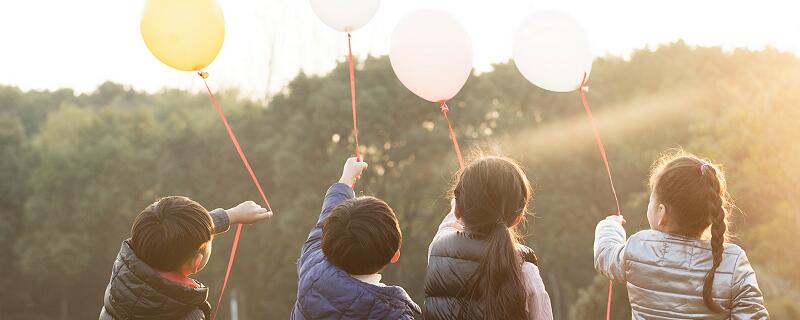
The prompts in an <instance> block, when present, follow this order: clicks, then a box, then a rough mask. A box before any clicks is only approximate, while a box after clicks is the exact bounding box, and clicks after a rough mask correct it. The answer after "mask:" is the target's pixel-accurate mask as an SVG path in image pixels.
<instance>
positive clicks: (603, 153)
mask: <svg viewBox="0 0 800 320" xmlns="http://www.w3.org/2000/svg"><path fill="white" fill-rule="evenodd" d="M584 84H586V73H585V72H584V73H583V80H581V86H580V87H578V89H579V90H580V91H581V102H583V109H584V110H585V111H586V117H587V118H589V124H591V126H592V132H594V139H595V141H596V142H597V148H598V149H599V150H600V156H601V157H602V158H603V164H604V165H605V167H606V173H608V182H609V183H610V184H611V192H612V193H613V194H614V202H615V203H616V204H617V215H621V214H622V208H621V207H620V205H619V198H618V197H617V189H616V188H614V179H613V178H612V177H611V167H610V166H609V165H608V157H607V156H606V148H605V147H603V140H602V139H600V132H599V131H598V130H597V125H596V124H595V122H594V117H592V109H591V108H590V107H589V102H588V101H587V100H586V91H585V90H584V86H583V85H584ZM613 287H614V282H613V281H612V280H608V302H607V303H606V320H611V291H612V288H613Z"/></svg>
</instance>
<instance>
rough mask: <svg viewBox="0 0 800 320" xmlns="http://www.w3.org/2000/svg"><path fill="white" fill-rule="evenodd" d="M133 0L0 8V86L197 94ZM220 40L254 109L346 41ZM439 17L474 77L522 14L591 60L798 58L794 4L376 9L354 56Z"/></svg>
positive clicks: (313, 24)
mask: <svg viewBox="0 0 800 320" xmlns="http://www.w3.org/2000/svg"><path fill="white" fill-rule="evenodd" d="M144 2H145V0H2V1H0V84H1V85H13V86H18V87H20V88H22V89H23V90H29V89H57V88H62V87H68V88H73V89H75V90H76V91H77V92H79V93H80V92H89V91H92V90H94V88H96V87H97V86H98V85H99V84H101V83H103V82H105V81H109V80H110V81H115V82H118V83H121V84H124V85H129V86H132V87H133V88H136V89H139V90H146V91H149V92H154V91H158V90H160V89H162V88H165V87H166V88H180V89H186V90H200V89H201V87H202V84H201V82H200V81H199V79H197V77H196V76H194V75H193V74H191V73H188V72H180V71H176V70H173V69H170V68H169V67H167V66H165V65H163V64H161V63H160V62H159V61H158V60H156V58H155V57H153V56H152V55H151V54H150V52H149V51H148V50H147V48H146V47H145V45H144V42H143V41H142V39H141V35H140V33H139V19H140V18H141V11H142V7H143V5H144ZM219 2H220V4H221V6H222V9H223V12H224V14H225V20H226V38H225V43H224V45H223V48H222V50H221V51H220V54H219V56H218V57H217V59H216V60H215V61H214V62H213V63H212V64H211V65H210V66H209V67H208V68H206V71H208V72H209V73H210V74H211V78H210V83H211V84H212V85H213V86H215V87H216V88H219V89H231V88H236V89H239V90H240V92H241V93H242V94H244V95H246V96H250V97H254V98H263V97H266V96H267V95H269V94H271V93H275V92H278V91H280V90H281V88H283V87H284V86H285V85H286V83H287V82H288V81H290V80H291V79H292V78H293V77H294V76H295V75H296V74H297V73H298V72H299V71H300V70H303V71H304V72H306V73H311V74H324V73H327V72H329V71H331V70H332V69H333V67H334V66H335V64H336V62H337V61H343V60H344V59H345V57H346V56H345V55H346V52H347V42H346V36H345V35H344V34H342V33H339V32H336V31H334V30H332V29H329V28H328V27H327V26H326V25H324V24H323V23H322V22H320V21H319V20H318V19H317V17H316V16H315V15H314V13H313V11H312V10H311V7H310V4H309V1H308V0H219ZM430 7H434V8H441V9H445V10H447V11H449V12H451V13H452V14H454V15H455V16H456V17H457V18H458V19H460V20H461V22H462V23H463V25H464V26H465V28H466V29H467V31H468V33H469V34H470V36H471V37H472V40H473V45H474V52H475V70H476V71H477V72H485V71H489V70H491V65H492V64H493V63H498V62H505V61H507V60H508V59H509V58H510V57H511V48H512V39H513V35H514V33H515V31H516V28H517V27H518V26H519V24H520V23H521V22H522V20H523V19H524V18H525V17H526V16H527V15H529V14H531V13H533V12H536V11H539V10H559V11H563V12H566V13H568V14H570V15H572V16H573V17H575V18H576V19H578V20H579V21H580V22H581V23H582V24H583V25H584V26H585V27H586V28H587V29H588V31H589V36H590V38H591V42H592V48H593V52H594V54H595V55H596V56H607V55H618V56H623V57H625V56H626V55H627V54H629V53H630V52H632V51H633V50H636V49H641V48H645V47H649V48H653V47H655V46H657V45H658V44H663V43H669V42H673V41H677V40H679V39H684V40H685V41H686V42H687V43H689V44H691V45H702V46H722V47H723V48H726V49H732V48H738V47H746V48H751V49H761V48H764V47H765V46H771V47H775V48H778V49H780V50H784V51H790V52H795V53H796V54H797V53H800V19H798V18H797V16H798V14H800V10H798V9H800V1H796V0H759V1H753V0H727V1H717V0H702V1H699V0H671V1H663V0H657V1H651V0H613V1H597V0H537V1H531V0H491V1H487V0H382V2H381V7H380V8H379V10H378V12H377V14H376V15H375V17H374V18H373V19H372V21H370V23H368V24H367V25H366V26H365V27H363V28H362V29H359V30H357V31H356V32H354V33H353V39H352V40H353V50H354V53H355V54H356V55H357V56H359V57H362V58H363V57H365V56H366V55H368V54H371V55H383V54H387V53H388V48H389V42H390V37H391V33H392V30H393V29H394V27H395V25H396V24H397V22H398V21H399V20H400V19H402V18H403V17H404V16H405V15H407V14H409V13H411V12H413V11H415V10H417V9H421V8H430Z"/></svg>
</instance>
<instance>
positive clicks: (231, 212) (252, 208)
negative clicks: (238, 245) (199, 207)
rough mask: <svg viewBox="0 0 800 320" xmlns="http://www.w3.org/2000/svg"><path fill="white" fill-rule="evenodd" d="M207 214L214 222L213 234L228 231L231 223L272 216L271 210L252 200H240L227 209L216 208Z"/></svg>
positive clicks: (252, 221)
mask: <svg viewBox="0 0 800 320" xmlns="http://www.w3.org/2000/svg"><path fill="white" fill-rule="evenodd" d="M208 214H209V215H211V221H212V222H213V223H214V234H220V233H223V232H225V231H228V229H230V226H231V225H232V224H253V223H256V222H258V221H261V220H264V219H267V218H269V217H272V212H270V211H269V210H267V209H264V208H262V207H261V206H260V205H258V204H257V203H255V202H253V201H245V202H242V203H240V204H239V205H238V206H235V207H233V208H230V209H228V210H223V209H221V208H217V209H214V210H211V212H209V213H208Z"/></svg>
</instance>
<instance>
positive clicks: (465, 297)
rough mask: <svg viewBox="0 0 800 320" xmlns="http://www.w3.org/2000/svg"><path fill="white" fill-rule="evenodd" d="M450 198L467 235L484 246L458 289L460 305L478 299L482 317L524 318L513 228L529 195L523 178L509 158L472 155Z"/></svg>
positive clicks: (519, 264)
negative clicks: (481, 305)
mask: <svg viewBox="0 0 800 320" xmlns="http://www.w3.org/2000/svg"><path fill="white" fill-rule="evenodd" d="M453 195H454V196H455V198H456V210H457V212H458V215H459V218H460V219H461V221H462V222H463V223H464V226H465V228H466V229H467V231H468V232H470V233H471V234H474V235H475V236H477V237H480V238H483V239H486V241H487V242H488V247H487V251H486V254H485V256H484V257H483V259H482V261H481V262H480V265H479V266H478V269H477V271H476V272H475V274H474V275H472V276H471V278H470V279H469V281H468V282H467V285H466V287H465V288H464V289H463V290H462V294H461V296H462V297H461V298H462V301H463V302H464V303H467V302H468V301H470V300H472V301H482V302H483V304H484V310H485V314H486V319H492V320H493V319H523V318H526V317H527V311H526V309H525V306H526V299H525V287H524V282H523V278H522V263H523V260H522V256H521V254H520V253H519V252H518V251H517V248H516V244H517V243H518V242H519V240H520V239H519V236H518V234H517V233H516V229H515V226H516V225H517V224H518V223H519V222H520V221H521V220H522V219H524V216H525V213H526V212H527V206H528V202H529V201H530V198H531V196H532V190H531V186H530V182H529V181H528V178H527V176H526V175H525V173H524V171H522V169H521V168H520V166H519V165H517V164H516V163H515V162H514V161H513V160H511V159H508V158H503V157H491V156H478V157H477V159H475V160H473V161H472V162H471V163H470V164H469V165H468V166H466V167H465V168H464V169H463V170H461V171H459V172H458V173H457V174H456V177H455V184H454V187H453ZM470 309H471V308H462V311H461V312H462V315H461V316H462V317H467V318H470V317H471V315H468V314H463V312H469V310H470Z"/></svg>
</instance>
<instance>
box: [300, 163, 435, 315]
mask: <svg viewBox="0 0 800 320" xmlns="http://www.w3.org/2000/svg"><path fill="white" fill-rule="evenodd" d="M366 168H367V164H366V163H364V162H357V161H356V158H350V159H348V160H347V162H346V163H345V165H344V171H343V172H342V178H341V179H339V183H335V184H334V185H332V186H331V187H330V188H329V189H328V192H327V194H326V195H325V202H324V204H323V206H322V213H321V214H320V216H319V221H318V222H317V224H316V226H315V227H314V229H312V230H311V234H309V236H308V241H306V243H305V245H303V249H302V251H301V253H300V259H299V260H298V261H297V273H298V275H299V278H300V279H299V283H298V285H297V302H296V303H295V305H294V308H293V310H292V316H291V318H292V319H413V318H414V315H415V314H419V313H420V309H419V306H417V305H416V304H415V303H414V301H412V300H411V298H410V297H409V296H408V294H407V293H406V291H405V290H403V288H401V287H396V286H387V285H385V284H383V283H381V282H380V281H381V275H380V274H379V272H381V270H383V269H384V268H386V266H387V265H388V264H390V263H395V262H397V259H399V258H400V245H401V243H402V239H403V238H402V235H401V234H400V226H399V225H398V224H397V218H396V217H395V215H394V212H393V211H392V208H390V207H389V205H387V204H386V202H383V201H382V200H380V199H377V198H373V197H358V198H355V195H354V193H353V189H352V187H351V186H353V185H354V184H355V183H356V180H357V179H358V177H359V176H360V175H361V172H362V171H363V170H364V169H366Z"/></svg>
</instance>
